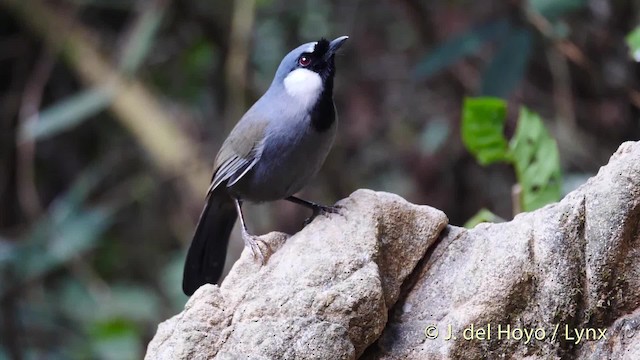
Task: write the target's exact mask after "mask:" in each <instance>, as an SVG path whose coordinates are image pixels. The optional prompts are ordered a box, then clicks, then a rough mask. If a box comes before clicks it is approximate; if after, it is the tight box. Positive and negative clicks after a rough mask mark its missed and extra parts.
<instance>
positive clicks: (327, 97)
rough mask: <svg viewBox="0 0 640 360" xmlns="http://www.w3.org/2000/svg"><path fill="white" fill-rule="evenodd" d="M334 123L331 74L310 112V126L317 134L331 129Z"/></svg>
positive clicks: (334, 113) (334, 111) (334, 112)
mask: <svg viewBox="0 0 640 360" xmlns="http://www.w3.org/2000/svg"><path fill="white" fill-rule="evenodd" d="M335 121H336V110H335V106H334V105H333V74H330V75H329V76H328V77H327V79H326V80H325V82H324V88H323V90H322V93H321V94H320V96H319V97H318V101H317V102H316V104H315V106H314V107H313V109H312V110H311V126H313V128H314V129H315V130H316V131H317V132H324V131H327V130H329V128H331V125H333V123H334V122H335Z"/></svg>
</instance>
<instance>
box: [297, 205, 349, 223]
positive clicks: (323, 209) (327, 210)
mask: <svg viewBox="0 0 640 360" xmlns="http://www.w3.org/2000/svg"><path fill="white" fill-rule="evenodd" d="M341 208H342V206H340V205H334V206H324V205H316V206H314V208H313V213H312V214H311V216H309V217H308V218H307V219H306V220H305V221H304V226H307V225H309V224H311V222H312V221H313V219H315V218H316V216H318V215H326V214H339V213H340V209H341Z"/></svg>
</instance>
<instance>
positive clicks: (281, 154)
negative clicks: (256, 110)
mask: <svg viewBox="0 0 640 360" xmlns="http://www.w3.org/2000/svg"><path fill="white" fill-rule="evenodd" d="M336 127H337V126H336V122H334V124H333V125H332V126H331V127H330V128H329V129H327V130H325V131H322V132H318V131H317V130H315V129H314V128H313V126H311V122H310V119H309V117H308V116H307V117H306V118H304V119H301V120H299V121H282V120H280V121H272V122H271V124H270V126H269V127H268V129H267V136H266V138H265V142H264V149H263V151H262V155H261V157H260V160H259V161H258V162H257V163H256V164H255V166H254V167H253V168H252V169H251V170H250V171H249V172H248V173H247V174H246V175H245V176H243V178H242V179H241V180H240V181H238V182H237V183H236V184H234V185H233V186H232V187H231V191H233V192H234V193H236V194H238V195H239V196H240V197H241V198H243V199H246V200H250V201H255V202H261V201H273V200H278V199H283V198H285V197H287V196H290V195H293V194H294V193H296V192H298V191H300V190H301V189H302V188H303V187H304V186H305V185H306V184H307V183H308V182H309V181H310V180H311V178H312V177H313V176H314V175H315V174H316V173H317V172H318V170H319V169H320V167H321V166H322V164H323V163H324V160H325V159H326V157H327V154H328V153H329V150H330V149H331V145H332V144H333V140H334V138H335V134H336Z"/></svg>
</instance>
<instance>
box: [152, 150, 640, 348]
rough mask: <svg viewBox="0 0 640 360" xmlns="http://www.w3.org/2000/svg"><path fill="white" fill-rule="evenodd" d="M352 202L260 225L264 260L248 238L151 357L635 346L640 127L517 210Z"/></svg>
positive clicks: (363, 197) (390, 199)
mask: <svg viewBox="0 0 640 360" xmlns="http://www.w3.org/2000/svg"><path fill="white" fill-rule="evenodd" d="M341 205H343V206H344V209H343V214H344V216H340V215H332V216H331V217H330V218H319V219H316V220H315V221H314V222H313V223H312V224H311V225H309V226H308V227H306V228H305V229H303V230H302V231H301V232H300V233H298V234H296V235H295V236H293V237H291V238H288V239H287V236H286V235H284V234H278V233H272V234H268V235H265V236H264V237H263V238H264V240H265V242H266V243H268V244H269V245H270V247H271V248H272V249H273V250H277V251H276V252H275V253H274V255H273V256H272V257H271V259H269V262H268V263H267V264H266V265H265V266H264V267H262V268H260V266H258V265H257V264H256V263H255V262H254V261H253V260H252V259H250V256H249V254H248V253H246V252H245V253H244V254H243V256H242V258H241V259H240V260H239V261H238V263H236V265H235V266H234V268H233V269H232V271H231V273H230V275H229V276H228V277H227V279H225V281H224V282H223V284H222V287H221V288H219V287H218V286H212V285H207V286H204V287H202V288H201V289H199V290H198V291H197V292H196V293H195V294H194V296H193V297H192V298H191V299H190V301H189V302H188V303H187V305H186V307H185V310H184V311H183V312H182V313H180V314H179V315H176V316H175V317H173V318H171V319H169V320H167V321H165V322H164V323H162V324H160V326H159V328H158V333H157V334H156V336H155V337H154V339H153V340H152V341H151V343H150V344H149V348H148V352H147V359H210V358H216V359H239V358H240V359H355V358H358V357H360V358H362V359H496V358H515V359H525V358H526V359H574V358H578V359H640V142H637V143H631V142H629V143H625V144H623V145H622V146H621V147H620V149H619V150H618V151H617V152H616V154H614V156H613V157H612V158H611V161H610V163H609V164H608V165H607V166H605V167H603V168H601V169H600V172H599V173H598V175H597V176H595V177H594V178H592V179H590V180H589V181H588V182H587V183H586V184H585V185H583V186H582V187H580V188H579V189H578V190H576V191H574V192H572V193H571V194H569V195H568V196H567V197H566V198H565V199H563V200H562V201H561V202H559V203H557V204H552V205H549V206H546V207H544V208H543V209H540V210H538V211H535V212H531V213H526V214H521V215H519V216H517V217H516V218H515V219H514V220H513V221H510V222H507V223H502V224H481V225H479V226H477V227H476V228H474V229H472V230H466V229H462V228H458V227H454V226H446V222H447V220H446V217H445V216H444V214H442V213H441V212H439V211H437V210H434V209H432V208H429V207H426V206H416V205H411V204H409V203H407V202H405V201H404V200H402V199H400V198H399V197H397V196H395V195H391V194H386V193H374V192H371V191H362V190H361V191H357V192H355V193H354V194H353V195H352V196H351V197H349V198H348V199H346V200H344V201H343V202H341ZM443 229H444V230H443ZM441 231H442V233H441V235H440V237H439V239H438V240H437V241H435V239H436V237H437V235H438V234H439V233H440V232H441ZM285 240H286V241H285ZM434 241H435V243H434ZM427 248H428V250H427ZM471 326H473V329H471ZM434 329H436V330H437V332H434ZM449 329H451V331H452V335H453V337H452V338H451V339H447V337H448V336H449V334H448V332H449ZM576 331H577V332H576ZM603 334H604V337H602V335H603ZM580 336H581V337H580Z"/></svg>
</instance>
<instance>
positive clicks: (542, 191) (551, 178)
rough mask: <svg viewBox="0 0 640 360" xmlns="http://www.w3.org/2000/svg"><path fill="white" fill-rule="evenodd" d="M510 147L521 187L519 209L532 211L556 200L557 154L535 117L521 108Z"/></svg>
mask: <svg viewBox="0 0 640 360" xmlns="http://www.w3.org/2000/svg"><path fill="white" fill-rule="evenodd" d="M509 147H510V149H511V152H512V154H513V160H514V166H515V169H516V176H517V178H518V182H519V183H520V186H521V187H522V198H521V202H522V209H523V210H524V211H532V210H535V209H538V208H540V207H542V206H544V205H546V204H548V203H551V202H554V201H558V200H559V199H560V195H561V185H562V184H561V177H562V176H561V171H560V154H559V152H558V146H557V144H556V142H555V140H554V139H553V138H552V137H551V136H550V135H549V133H548V132H547V129H546V128H545V126H544V124H543V122H542V120H541V119H540V116H539V115H538V114H536V113H534V112H531V111H529V110H528V109H526V108H522V109H521V111H520V116H519V118H518V126H517V129H516V133H515V135H514V136H513V138H512V139H511V142H510V143H509Z"/></svg>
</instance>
